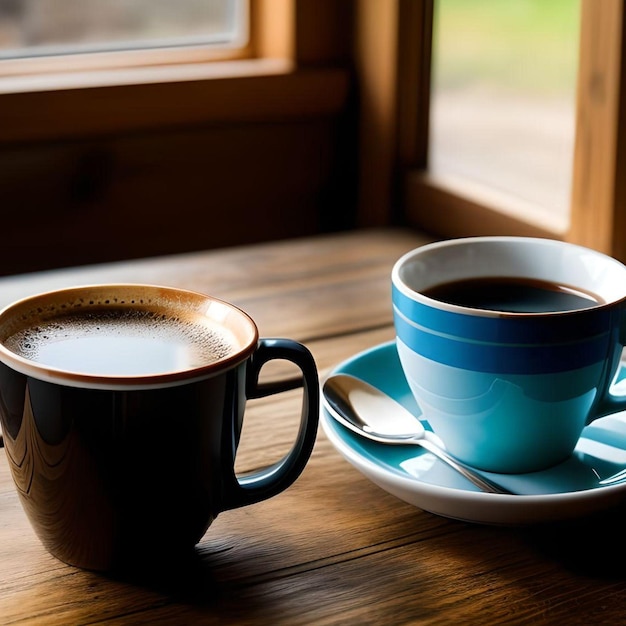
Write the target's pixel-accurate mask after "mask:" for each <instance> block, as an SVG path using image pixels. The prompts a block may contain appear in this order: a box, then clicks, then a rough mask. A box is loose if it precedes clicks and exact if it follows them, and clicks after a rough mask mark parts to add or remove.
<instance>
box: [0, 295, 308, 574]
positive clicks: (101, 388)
mask: <svg viewBox="0 0 626 626" xmlns="http://www.w3.org/2000/svg"><path fill="white" fill-rule="evenodd" d="M128 310H132V311H133V312H139V313H140V314H141V315H143V314H144V313H147V314H148V315H149V316H154V317H159V316H163V315H164V316H167V317H169V318H171V319H174V320H178V321H180V320H187V321H189V320H191V322H192V324H196V323H197V324H201V325H203V326H205V325H208V326H211V327H212V328H213V329H214V330H215V329H217V331H218V332H219V333H223V334H224V335H225V336H228V338H229V341H230V342H231V344H230V348H229V350H228V352H227V353H226V354H225V355H222V356H220V357H219V358H217V359H216V360H215V361H213V362H211V363H205V364H199V365H195V366H188V367H185V368H183V369H179V370H176V371H166V372H156V373H155V372H152V373H148V372H146V373H144V374H141V373H133V374H116V372H115V371H112V372H108V373H106V374H101V373H95V374H94V373H89V372H86V371H83V372H81V371H72V370H71V369H64V368H59V367H50V366H48V365H45V364H43V363H40V362H37V361H36V360H34V359H30V358H28V357H27V356H24V355H20V354H18V353H16V351H14V350H12V349H10V348H8V347H7V340H8V338H9V337H10V336H13V335H15V333H16V331H20V330H23V329H24V328H28V327H29V326H32V327H35V328H37V327H38V325H45V324H49V323H53V324H54V323H56V322H57V321H59V320H61V321H63V320H64V319H65V317H66V316H67V315H74V314H80V315H81V316H87V317H89V316H90V315H92V314H97V315H102V313H103V311H104V312H105V314H106V316H107V319H108V320H109V321H110V319H111V316H113V319H114V318H115V315H117V313H118V312H120V311H123V312H127V311H128ZM113 323H114V324H115V323H116V322H115V321H114V322H113ZM120 323H122V324H123V323H124V322H123V321H122V322H120ZM273 359H281V360H286V361H290V362H292V363H294V364H295V365H296V366H297V367H298V368H299V369H300V370H301V373H302V376H301V377H300V376H298V377H297V378H296V379H291V380H288V381H283V382H278V383H271V384H270V383H262V382H260V381H259V373H260V370H261V368H262V367H263V366H264V364H266V363H267V362H268V361H270V360H273ZM294 381H295V382H294ZM300 385H302V386H303V400H302V413H301V418H300V426H299V431H298V433H297V435H296V440H295V443H294V444H293V446H292V448H291V450H290V451H289V452H288V453H287V454H286V456H285V457H284V458H283V459H282V460H280V461H279V462H277V463H276V464H275V465H273V466H271V467H269V468H266V469H263V470H261V471H259V472H257V473H254V474H252V475H245V476H238V475H236V473H235V469H234V465H235V456H236V453H237V447H238V443H239V439H240V435H241V431H242V426H243V417H244V410H245V406H246V400H248V399H252V398H259V397H263V396H267V395H270V394H273V393H278V392H281V391H285V390H287V389H292V388H294V387H296V386H300ZM318 414H319V391H318V375H317V369H316V366H315V363H314V360H313V358H312V356H311V354H310V352H309V351H308V350H307V349H306V348H305V347H304V346H303V345H301V344H300V343H298V342H295V341H293V340H290V339H281V338H277V339H270V338H263V339H259V336H258V330H257V327H256V325H255V323H254V321H253V320H252V319H251V318H250V317H249V316H248V315H247V314H246V313H244V312H243V311H241V310H240V309H238V308H237V307H235V306H233V305H231V304H229V303H226V302H223V301H221V300H218V299H215V298H212V297H209V296H206V295H202V294H198V293H194V292H190V291H185V290H180V289H173V288H164V287H157V286H150V285H99V286H87V287H77V288H71V289H65V290H59V291H55V292H50V293H47V294H40V295H37V296H33V297H30V298H26V299H24V300H20V301H18V302H16V303H14V304H12V305H10V306H8V307H6V308H5V309H4V310H3V311H1V312H0V420H1V423H2V430H3V434H4V439H5V447H6V453H7V458H8V460H9V465H10V468H11V472H12V475H13V479H14V482H15V485H16V488H17V492H18V494H19V497H20V500H21V503H22V505H23V508H24V510H25V511H26V514H27V516H28V518H29V520H30V522H31V524H32V526H33V528H34V530H35V531H36V534H37V535H38V537H39V538H40V540H41V541H42V543H43V544H44V546H45V547H46V548H47V549H48V551H49V552H50V553H52V554H53V555H54V556H56V557H57V558H59V559H60V560H62V561H64V562H66V563H69V564H72V565H76V566H79V567H83V568H87V569H95V570H114V569H120V568H127V567H141V566H142V565H146V564H147V563H150V562H155V563H156V562H161V563H163V562H165V561H167V560H168V559H174V558H176V559H178V558H180V557H184V556H185V555H187V554H190V553H191V554H192V553H193V551H194V546H195V545H196V544H197V543H198V542H199V540H200V539H201V538H202V536H203V535H204V534H205V532H206V531H207V529H208V527H209V526H210V524H211V523H212V521H213V520H214V519H215V517H216V516H217V515H218V514H219V513H220V512H222V511H225V510H228V509H234V508H237V507H242V506H246V505H249V504H253V503H256V502H259V501H261V500H265V499H267V498H270V497H273V496H274V495H277V494H278V493H280V492H282V491H283V490H285V489H286V488H287V487H289V486H290V485H291V484H292V483H293V482H294V481H295V480H296V479H297V478H298V476H299V475H300V473H301V472H302V470H303V469H304V467H305V465H306V463H307V462H308V459H309V457H310V454H311V451H312V449H313V445H314V442H315V438H316V434H317V425H318Z"/></svg>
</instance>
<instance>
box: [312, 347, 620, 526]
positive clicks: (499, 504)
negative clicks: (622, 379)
mask: <svg viewBox="0 0 626 626" xmlns="http://www.w3.org/2000/svg"><path fill="white" fill-rule="evenodd" d="M338 372H342V373H346V374H352V375H353V376H358V377H359V378H362V379H363V380H366V381H367V382H369V383H370V384H372V385H374V386H375V387H378V388H379V389H381V390H383V391H385V392H386V393H387V394H389V395H391V396H392V397H394V398H395V399H396V400H397V401H399V402H400V403H401V404H403V405H404V406H405V407H406V408H407V409H409V410H410V411H412V412H413V413H414V415H415V416H416V417H419V416H420V415H421V412H420V410H419V407H418V406H417V404H416V402H415V400H414V399H413V396H412V394H411V391H410V389H409V387H408V384H407V382H406V379H405V378H404V374H403V372H402V368H401V366H400V361H399V359H398V355H397V351H396V346H395V342H390V343H385V344H382V345H379V346H376V347H374V348H371V349H370V350H367V351H365V352H361V353H359V354H357V355H355V356H354V357H352V358H350V359H348V360H347V361H344V362H343V363H341V364H340V365H338V366H337V367H336V368H335V369H334V370H333V372H332V373H338ZM321 413H322V414H321V422H322V427H323V429H324V432H325V434H326V436H327V437H328V439H329V440H330V441H331V443H332V444H333V445H334V446H335V448H336V449H337V450H338V451H339V452H340V453H341V454H342V455H343V456H344V457H345V459H346V460H347V461H348V462H350V463H351V464H352V465H353V466H354V467H356V468H357V469H358V470H359V471H360V472H361V473H362V474H364V475H365V476H367V477H368V478H369V479H370V480H371V481H372V482H374V483H375V484H377V485H378V486H379V487H381V488H382V489H384V490H386V491H388V492H389V493H391V494H393V495H395V496H396V497H398V498H400V499H401V500H404V501H405V502H408V503H409V504H413V505H415V506H417V507H419V508H421V509H424V510H425V511H429V512H431V513H435V514H437V515H442V516H444V517H450V518H454V519H459V520H464V521H468V522H476V523H483V524H506V525H528V524H537V523H544V522H556V521H563V520H566V519H572V518H576V517H582V516H584V515H589V514H591V513H594V512H597V511H600V510H603V509H608V508H610V507H612V506H614V505H617V504H618V503H620V502H622V501H624V499H626V478H625V479H624V481H620V482H617V483H614V484H611V485H601V484H600V480H602V479H606V478H608V477H610V476H613V475H615V474H618V473H619V472H620V471H623V470H624V469H626V412H624V413H616V414H614V415H611V416H609V417H604V418H601V419H599V420H596V421H595V422H593V424H592V425H590V426H587V427H586V428H585V430H584V431H583V434H582V436H581V438H580V440H579V442H578V445H577V446H576V450H575V452H574V454H573V455H572V457H571V458H570V459H568V460H567V461H565V462H563V463H561V464H560V465H557V466H554V467H551V468H550V469H547V470H543V471H540V472H533V473H529V474H494V473H490V472H485V473H484V474H485V476H487V477H489V478H491V479H492V480H493V481H494V482H497V483H499V484H501V485H502V486H504V487H506V488H507V489H509V490H510V491H511V492H513V493H514V494H516V495H501V494H491V493H483V492H481V491H479V490H478V488H477V487H475V486H474V485H473V484H472V483H470V482H469V481H467V480H466V479H465V478H463V477H462V476H461V475H460V474H458V473H457V472H455V471H454V470H453V469H451V468H450V467H448V466H447V465H445V464H444V463H442V462H441V461H439V460H438V459H436V458H435V457H434V456H433V455H432V454H430V453H429V452H426V451H424V450H422V449H421V448H420V447H419V446H390V445H385V444H380V443H376V442H373V441H369V440H366V439H364V438H362V437H360V436H359V435H357V434H354V433H352V432H351V431H349V430H348V429H346V428H345V427H344V426H341V425H340V424H338V423H337V422H336V421H335V420H334V419H333V418H332V417H331V416H330V415H329V414H328V413H327V412H326V410H325V409H323V410H322V412H321ZM425 425H426V427H428V425H427V424H425ZM528 453H529V454H532V450H529V452H528Z"/></svg>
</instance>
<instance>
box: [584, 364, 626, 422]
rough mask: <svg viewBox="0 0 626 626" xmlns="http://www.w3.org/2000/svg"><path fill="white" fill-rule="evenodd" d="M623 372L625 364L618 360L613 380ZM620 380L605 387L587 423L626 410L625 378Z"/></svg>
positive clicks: (622, 377)
mask: <svg viewBox="0 0 626 626" xmlns="http://www.w3.org/2000/svg"><path fill="white" fill-rule="evenodd" d="M624 370H626V362H624V361H621V360H620V363H619V365H618V367H617V373H616V375H615V378H617V377H618V376H619V375H620V372H622V373H623V372H624ZM620 378H621V380H619V382H611V383H610V384H608V385H607V391H606V392H605V393H604V395H602V396H601V397H600V399H599V401H598V403H597V405H596V407H595V411H594V412H593V415H592V416H591V417H590V419H589V420H588V423H589V422H592V421H593V420H595V419H598V418H599V417H604V416H606V415H611V414H612V413H617V412H618V411H624V410H626V376H621V377H620Z"/></svg>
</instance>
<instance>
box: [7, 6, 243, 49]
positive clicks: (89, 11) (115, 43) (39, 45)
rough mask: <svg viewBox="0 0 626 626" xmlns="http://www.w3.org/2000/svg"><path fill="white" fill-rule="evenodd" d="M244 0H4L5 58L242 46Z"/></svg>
mask: <svg viewBox="0 0 626 626" xmlns="http://www.w3.org/2000/svg"><path fill="white" fill-rule="evenodd" d="M246 9H247V5H246V3H245V2H244V1H242V0H177V2H171V1H170V0H108V1H107V2H102V1H101V0H2V1H0V58H20V57H29V56H46V55H53V54H72V53H79V52H102V51H104V50H129V49H136V48H155V47H162V46H168V47H169V46H191V45H212V46H220V47H227V46H229V47H232V46H240V45H242V44H244V43H245V41H246V38H247V31H248V28H247V16H246Z"/></svg>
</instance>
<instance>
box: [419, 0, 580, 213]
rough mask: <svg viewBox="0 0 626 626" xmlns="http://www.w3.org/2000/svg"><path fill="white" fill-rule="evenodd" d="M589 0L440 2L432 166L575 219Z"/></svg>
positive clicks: (436, 170) (446, 174) (474, 185)
mask: <svg viewBox="0 0 626 626" xmlns="http://www.w3.org/2000/svg"><path fill="white" fill-rule="evenodd" d="M579 20H580V0H505V1H503V0H473V1H472V2H468V1H467V0H435V22H434V39H433V55H434V56H433V79H432V92H431V93H432V101H431V117H430V138H429V169H430V171H431V172H432V173H433V174H436V175H441V176H443V177H448V179H449V180H451V181H458V182H460V183H461V184H462V183H463V182H465V183H469V185H468V188H469V189H472V188H473V189H475V190H481V189H483V190H487V189H489V190H491V191H495V192H496V193H501V194H505V195H506V196H507V197H511V198H515V199H516V200H519V201H520V204H519V206H524V203H526V204H527V205H528V206H533V207H541V210H545V211H549V212H552V213H553V214H556V215H558V216H560V217H563V218H564V219H567V216H568V213H569V204H570V186H571V180H572V163H573V148H574V131H575V97H576V74H577V66H578V47H579V40H578V38H579Z"/></svg>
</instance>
